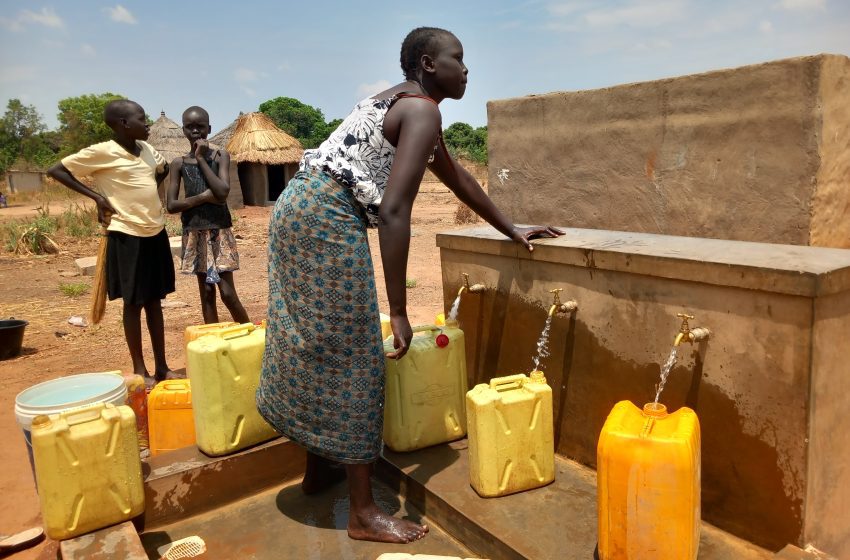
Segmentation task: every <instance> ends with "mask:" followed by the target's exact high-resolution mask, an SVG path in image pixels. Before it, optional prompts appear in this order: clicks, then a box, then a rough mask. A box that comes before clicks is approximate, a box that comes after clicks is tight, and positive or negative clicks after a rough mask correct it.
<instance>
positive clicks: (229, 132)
mask: <svg viewBox="0 0 850 560" xmlns="http://www.w3.org/2000/svg"><path fill="white" fill-rule="evenodd" d="M243 114H244V113H242V111H240V112H239V117H236V118H235V119H233V122H232V123H230V124H229V125H227V126H226V127H224V128H222V129H221V130H219V131H218V132H216V133H215V134H213V135H212V136H210V144H215V145H216V146H227V144H228V143H229V142H230V139H231V138H233V133H234V132H236V125H237V124H238V123H239V118H240V117H241V116H242V115H243Z"/></svg>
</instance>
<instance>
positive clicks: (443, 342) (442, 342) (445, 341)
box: [434, 332, 449, 348]
mask: <svg viewBox="0 0 850 560" xmlns="http://www.w3.org/2000/svg"><path fill="white" fill-rule="evenodd" d="M434 342H436V343H437V347H438V348H445V347H446V346H448V345H449V337H448V336H446V335H445V334H443V333H442V332H441V333H440V334H438V335H437V338H436V339H435V340H434Z"/></svg>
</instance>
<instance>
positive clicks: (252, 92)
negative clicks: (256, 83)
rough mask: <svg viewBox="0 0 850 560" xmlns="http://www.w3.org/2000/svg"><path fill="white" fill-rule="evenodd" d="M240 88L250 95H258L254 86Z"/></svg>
mask: <svg viewBox="0 0 850 560" xmlns="http://www.w3.org/2000/svg"><path fill="white" fill-rule="evenodd" d="M239 89H241V90H242V91H243V92H244V93H245V95H247V96H248V97H256V96H257V92H256V91H255V90H254V89H253V88H249V87H248V86H239Z"/></svg>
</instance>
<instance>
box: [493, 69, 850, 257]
mask: <svg viewBox="0 0 850 560" xmlns="http://www.w3.org/2000/svg"><path fill="white" fill-rule="evenodd" d="M848 79H850V60H848V58H847V57H845V56H836V55H820V56H813V57H804V58H795V59H788V60H780V61H776V62H770V63H766V64H759V65H754V66H746V67H742V68H736V69H732V70H723V71H718V72H711V73H707V74H699V75H692V76H683V77H679V78H673V79H667V80H659V81H654V82H644V83H636V84H628V85H622V86H617V87H612V88H607V89H601V90H594V91H578V92H561V93H551V94H546V95H535V96H529V97H524V98H516V99H508V100H500V101H491V102H490V103H488V131H489V184H490V195H491V197H492V198H493V199H494V200H495V201H496V203H497V205H498V206H499V207H500V208H502V209H503V210H504V211H506V212H507V213H508V214H509V215H510V217H511V218H512V219H513V220H514V221H515V222H524V223H542V222H546V223H560V224H569V225H570V226H573V227H580V228H599V229H608V230H619V231H635V232H645V233H662V234H670V235H683V236H694V237H709V238H719V239H737V240H745V241H758V242H767V243H785V244H793V245H819V246H832V247H850V213H848V211H850V179H848V177H850V175H848V171H850V108H848V107H850V104H848V96H850V88H848V87H847V86H848ZM500 177H501V178H500Z"/></svg>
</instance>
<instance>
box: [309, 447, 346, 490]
mask: <svg viewBox="0 0 850 560" xmlns="http://www.w3.org/2000/svg"><path fill="white" fill-rule="evenodd" d="M343 480H345V468H343V466H342V465H340V464H339V463H336V462H334V461H331V460H330V459H325V458H324V457H321V456H319V455H316V454H315V453H310V452H309V451H308V452H307V469H306V470H305V471H304V480H302V481H301V490H302V491H303V492H304V493H305V494H307V495H309V494H316V493H318V492H321V491H322V490H324V489H326V488H330V487H331V486H333V485H334V484H336V483H337V482H341V481H343Z"/></svg>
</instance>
